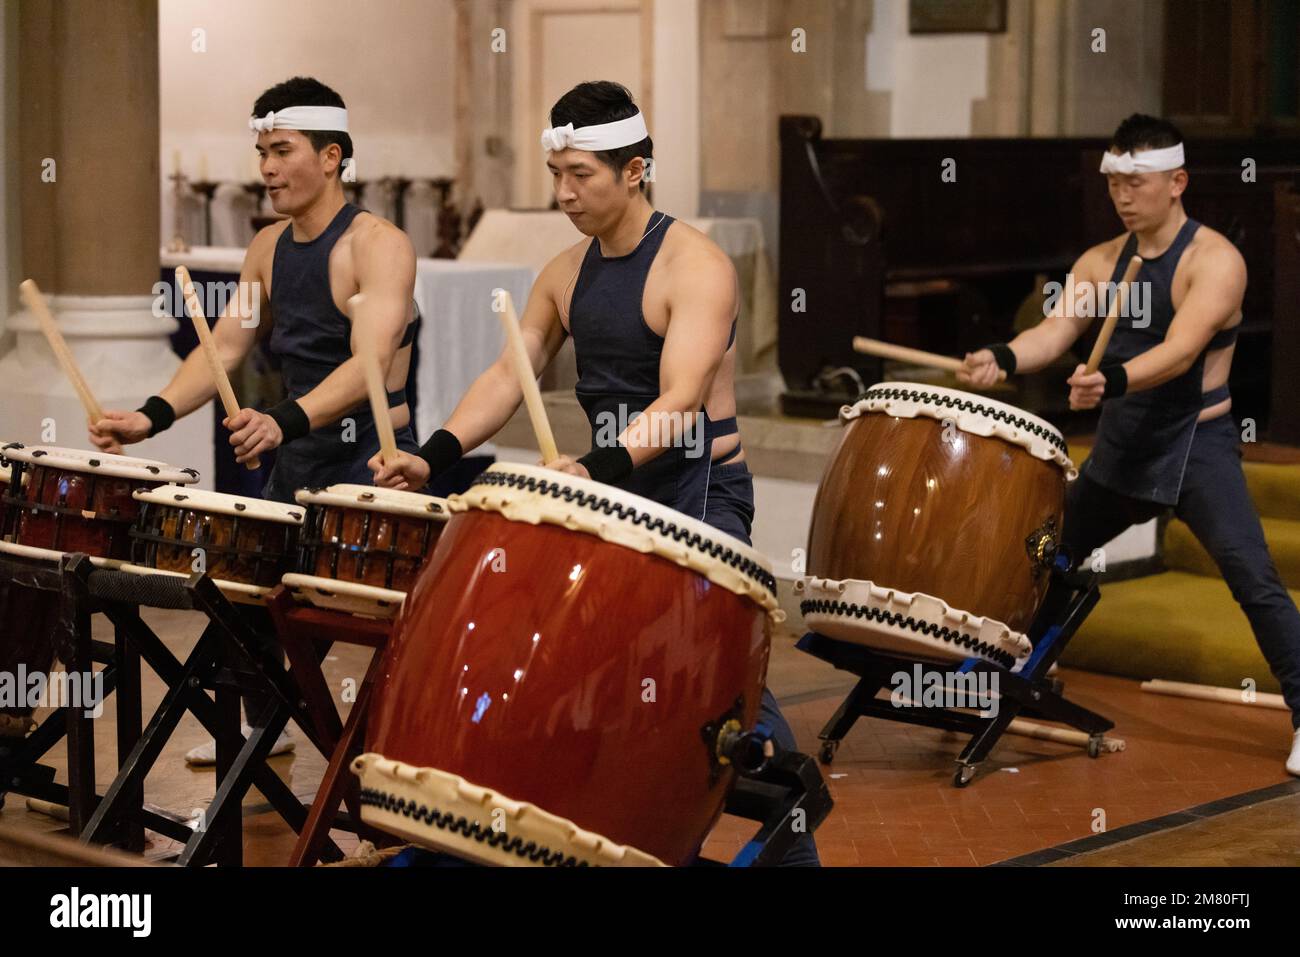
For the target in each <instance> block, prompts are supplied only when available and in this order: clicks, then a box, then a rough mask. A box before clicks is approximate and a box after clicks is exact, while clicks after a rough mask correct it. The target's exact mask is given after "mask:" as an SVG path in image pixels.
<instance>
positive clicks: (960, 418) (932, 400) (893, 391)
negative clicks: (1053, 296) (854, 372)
mask: <svg viewBox="0 0 1300 957" xmlns="http://www.w3.org/2000/svg"><path fill="white" fill-rule="evenodd" d="M871 413H883V414H885V415H892V416H895V417H896V418H900V419H914V418H916V417H918V416H924V417H926V418H931V419H936V420H938V421H940V422H952V423H953V424H954V425H955V426H956V427H957V428H958V429H961V431H963V432H969V433H970V434H971V435H979V436H984V437H989V436H996V437H997V438H999V439H1002V440H1003V441H1005V442H1010V443H1011V444H1012V445H1018V446H1020V447H1021V448H1023V449H1025V450H1026V451H1027V452H1028V453H1029V454H1030V455H1032V456H1033V457H1034V458H1036V459H1043V460H1044V461H1048V462H1055V463H1056V464H1057V465H1059V466H1060V467H1061V469H1062V470H1064V471H1065V473H1066V478H1067V479H1068V480H1071V481H1073V480H1074V479H1075V478H1076V477H1077V476H1078V474H1079V472H1078V470H1077V469H1076V468H1075V467H1074V463H1073V462H1072V461H1070V456H1069V450H1068V448H1067V446H1066V443H1065V436H1063V435H1062V434H1061V431H1060V430H1059V429H1058V428H1057V427H1056V426H1054V425H1052V423H1050V422H1048V421H1046V420H1045V419H1040V418H1039V417H1038V416H1036V415H1032V414H1030V413H1029V412H1026V411H1024V410H1023V409H1018V408H1016V407H1015V406H1014V405H1007V404H1006V403H1005V402H998V401H996V400H994V399H990V398H988V397H987V396H982V395H976V394H974V393H972V392H962V391H960V390H958V389H945V388H943V387H942V386H936V385H924V384H922V383H918V382H880V383H877V384H876V385H873V386H872V387H871V388H869V389H868V390H867V391H866V392H865V393H864V394H863V396H862V398H861V399H859V400H858V401H857V402H855V403H854V404H853V405H846V406H844V407H843V408H841V409H840V421H841V422H846V423H847V422H851V421H853V420H854V419H856V418H858V417H860V416H863V415H868V414H871Z"/></svg>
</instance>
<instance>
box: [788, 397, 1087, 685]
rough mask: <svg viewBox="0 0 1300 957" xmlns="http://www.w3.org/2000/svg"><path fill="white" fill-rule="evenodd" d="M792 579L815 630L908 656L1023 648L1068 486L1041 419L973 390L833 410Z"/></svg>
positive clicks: (1019, 651)
mask: <svg viewBox="0 0 1300 957" xmlns="http://www.w3.org/2000/svg"><path fill="white" fill-rule="evenodd" d="M840 418H841V421H842V422H843V423H844V426H845V428H844V434H843V436H842V437H841V439H840V442H839V445H838V446H837V448H836V450H835V452H834V454H833V455H832V457H831V461H830V464H829V465H828V466H827V468H826V472H825V474H824V475H823V476H822V481H821V485H820V487H819V488H818V489H817V498H816V501H815V503H814V505H813V521H812V528H811V531H810V532H809V536H808V556H807V560H808V564H807V572H808V574H807V577H805V578H803V579H801V580H800V581H798V582H797V583H796V585H795V591H796V594H797V595H798V596H799V598H800V609H801V611H802V612H803V616H804V620H805V622H806V623H807V625H808V627H809V628H811V629H813V630H814V631H818V632H821V633H822V634H825V635H829V636H830V637H832V638H839V639H842V640H844V641H851V642H855V643H857V644H863V645H869V646H871V647H874V648H878V649H881V650H884V651H893V652H898V653H903V654H907V655H911V656H915V657H918V658H928V659H935V660H940V661H960V660H964V659H966V658H971V657H980V658H985V659H988V660H990V661H993V662H995V663H997V664H1001V665H1003V666H1006V667H1010V666H1013V665H1014V664H1015V663H1016V661H1017V660H1019V659H1021V658H1023V657H1024V656H1025V655H1026V654H1028V653H1029V651H1030V650H1031V649H1030V645H1029V641H1028V639H1027V638H1026V635H1025V632H1026V630H1027V629H1028V627H1029V625H1030V623H1031V622H1032V621H1033V618H1034V615H1035V613H1036V612H1037V610H1038V606H1039V604H1041V602H1042V599H1043V596H1044V594H1045V593H1046V589H1047V584H1048V578H1049V569H1050V567H1051V565H1052V562H1053V560H1054V559H1055V556H1056V549H1057V545H1058V543H1059V541H1060V534H1061V519H1062V512H1063V510H1064V505H1065V486H1066V482H1067V481H1072V480H1073V479H1074V477H1075V475H1076V474H1077V473H1076V471H1075V469H1074V465H1073V463H1071V461H1070V459H1069V457H1068V455H1067V450H1066V444H1065V439H1064V437H1063V436H1062V435H1061V433H1060V432H1059V431H1058V430H1057V429H1056V428H1054V427H1053V426H1052V425H1051V424H1050V423H1048V422H1045V421H1043V420H1042V419H1039V418H1037V417H1035V416H1033V415H1030V414H1029V413H1028V412H1025V411H1023V410H1021V409H1017V408H1016V407H1014V406H1010V405H1006V404H1005V403H1002V402H997V401H994V400H992V399H988V398H986V397H984V396H980V395H972V394H970V393H967V392H959V391H957V390H955V389H945V388H941V387H938V386H931V385H919V384H916V383H911V382H886V383H881V384H879V385H874V386H872V387H871V388H870V389H868V390H867V392H866V394H865V396H864V397H863V398H862V399H861V400H860V401H859V402H858V403H857V404H855V405H853V406H845V408H844V409H843V410H841V412H840Z"/></svg>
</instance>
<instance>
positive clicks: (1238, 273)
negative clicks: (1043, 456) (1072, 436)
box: [1069, 242, 1246, 409]
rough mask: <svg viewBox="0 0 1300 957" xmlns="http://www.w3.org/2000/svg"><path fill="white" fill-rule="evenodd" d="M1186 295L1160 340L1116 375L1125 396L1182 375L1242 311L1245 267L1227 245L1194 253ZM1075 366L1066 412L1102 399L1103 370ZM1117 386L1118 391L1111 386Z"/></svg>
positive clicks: (1135, 357)
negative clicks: (1225, 326) (1220, 331)
mask: <svg viewBox="0 0 1300 957" xmlns="http://www.w3.org/2000/svg"><path fill="white" fill-rule="evenodd" d="M1191 265H1192V271H1191V275H1190V276H1189V277H1188V285H1187V292H1186V293H1185V294H1184V296H1183V301H1182V303H1180V304H1179V306H1178V311H1177V312H1176V313H1174V318H1173V321H1172V322H1171V323H1170V324H1169V331H1168V332H1167V333H1166V334H1165V341H1164V342H1162V343H1160V344H1159V345H1157V346H1155V347H1153V348H1151V349H1148V350H1147V351H1146V352H1143V353H1142V354H1141V355H1137V356H1134V357H1133V358H1132V359H1130V360H1129V361H1128V362H1126V363H1124V365H1123V374H1122V376H1120V379H1121V380H1122V385H1123V388H1122V389H1121V394H1122V393H1125V392H1141V391H1143V390H1145V389H1154V388H1155V387H1156V386H1158V385H1161V384H1163V383H1165V382H1168V381H1169V380H1170V379H1175V378H1177V377H1178V376H1180V375H1182V374H1183V373H1184V372H1186V371H1187V370H1188V369H1190V368H1191V367H1192V364H1193V363H1194V362H1195V361H1196V357H1197V356H1199V355H1200V354H1201V353H1202V352H1204V351H1205V347H1206V346H1208V345H1209V344H1210V340H1211V339H1212V338H1214V334H1215V332H1217V331H1218V330H1219V329H1220V328H1222V327H1223V326H1224V325H1226V324H1227V323H1228V321H1229V320H1230V319H1232V318H1233V317H1234V316H1235V315H1236V314H1237V312H1238V310H1240V309H1241V302H1242V299H1243V297H1244V296H1245V294H1246V263H1245V261H1244V260H1243V259H1242V258H1241V254H1240V253H1239V252H1237V249H1236V247H1234V246H1232V245H1231V244H1230V243H1227V242H1223V243H1216V244H1214V245H1212V246H1207V247H1206V248H1205V249H1203V250H1198V253H1197V258H1196V261H1195V262H1194V263H1192V264H1191ZM1083 369H1084V367H1083V366H1079V367H1078V368H1077V369H1076V370H1075V373H1074V375H1073V376H1071V377H1070V380H1069V383H1070V408H1072V409H1091V408H1092V407H1094V406H1095V405H1097V404H1098V403H1099V402H1101V400H1102V399H1103V398H1104V397H1105V396H1106V394H1107V393H1106V381H1107V380H1106V376H1105V375H1104V374H1103V373H1102V372H1095V373H1093V374H1092V375H1084V372H1083ZM1113 388H1118V387H1113Z"/></svg>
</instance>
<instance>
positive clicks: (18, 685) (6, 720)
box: [0, 579, 59, 794]
mask: <svg viewBox="0 0 1300 957" xmlns="http://www.w3.org/2000/svg"><path fill="white" fill-rule="evenodd" d="M58 625H59V595H58V593H57V592H52V591H44V590H40V589H36V588H27V587H24V586H21V585H19V584H17V583H16V582H14V581H10V580H8V579H4V580H0V675H4V676H5V677H6V679H7V680H8V681H9V682H12V685H11V688H12V689H13V691H14V692H15V693H16V694H17V695H25V694H26V693H27V691H28V689H29V688H30V687H32V685H31V684H30V683H29V681H28V676H31V675H35V674H42V675H44V676H45V677H46V680H47V681H48V679H49V672H50V668H51V666H52V665H53V664H54V633H55V629H57V628H58ZM6 697H7V696H6ZM31 726H32V708H31V707H29V706H27V704H26V703H25V702H21V701H8V702H5V701H0V739H3V738H8V737H21V736H22V735H25V734H26V733H27V732H28V731H29V730H30V729H31ZM3 791H4V786H3V784H2V783H0V794H2V793H3Z"/></svg>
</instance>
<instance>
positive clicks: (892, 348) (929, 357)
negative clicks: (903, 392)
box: [853, 336, 1007, 382]
mask: <svg viewBox="0 0 1300 957" xmlns="http://www.w3.org/2000/svg"><path fill="white" fill-rule="evenodd" d="M853 350H854V351H855V352H861V353H863V354H864V355H869V356H876V357H877V358H880V359H893V360H895V361H896V362H910V363H912V364H914V365H918V366H926V367H928V368H931V369H942V370H943V371H945V372H957V371H959V370H960V369H961V368H962V366H963V363H962V361H961V360H960V359H954V358H953V357H952V356H941V355H939V354H938V353H935V352H925V351H924V350H922V349H909V348H908V347H907V346H896V345H894V344H893V343H892V342H881V341H880V340H879V339H868V338H867V337H866V336H854V337H853ZM1006 377H1007V373H1006V370H1005V369H999V370H998V381H999V382H1001V381H1002V380H1003V379H1005V378H1006Z"/></svg>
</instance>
